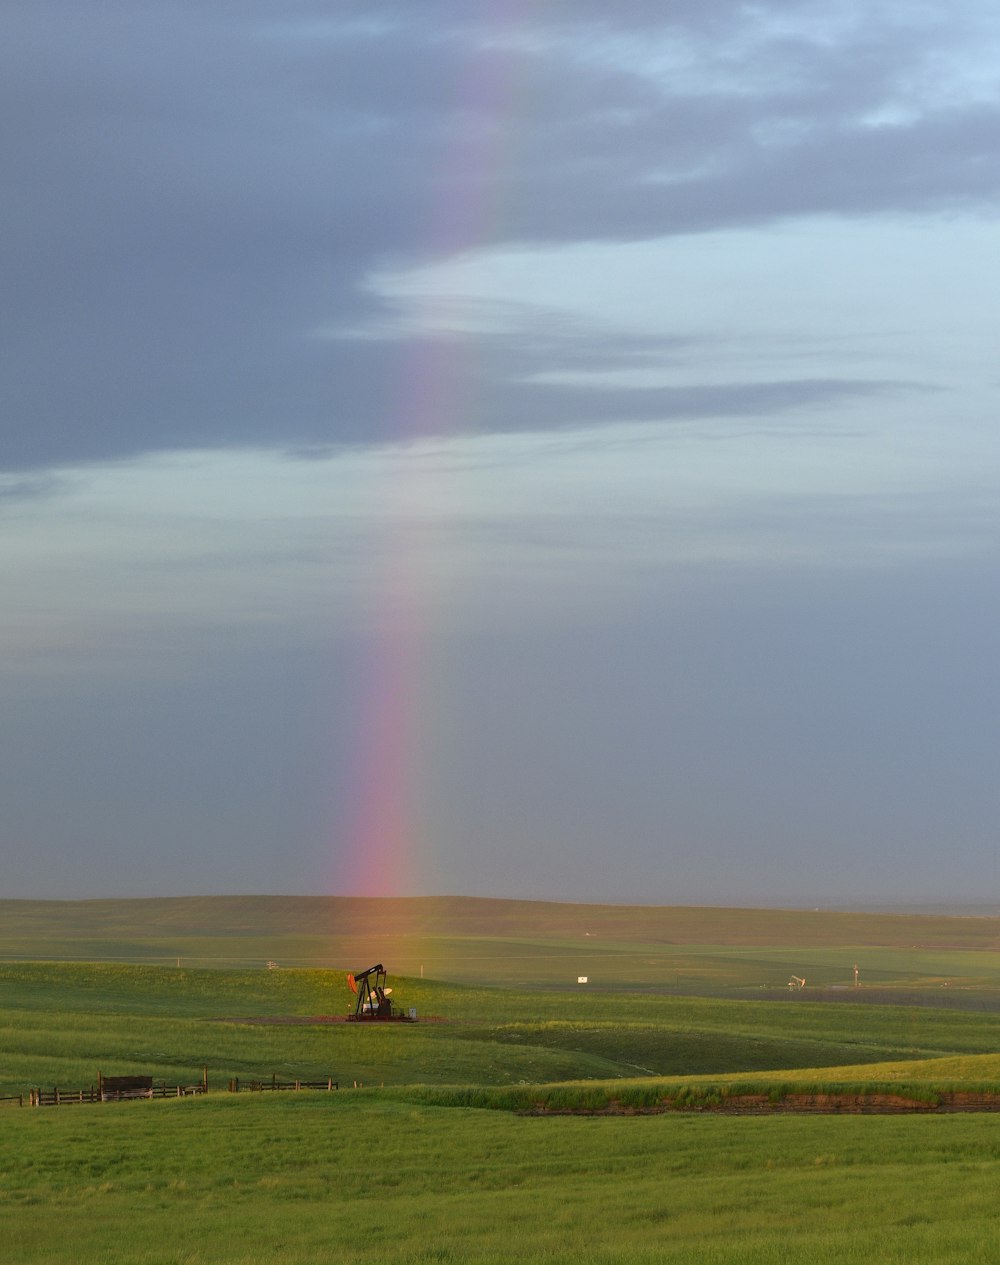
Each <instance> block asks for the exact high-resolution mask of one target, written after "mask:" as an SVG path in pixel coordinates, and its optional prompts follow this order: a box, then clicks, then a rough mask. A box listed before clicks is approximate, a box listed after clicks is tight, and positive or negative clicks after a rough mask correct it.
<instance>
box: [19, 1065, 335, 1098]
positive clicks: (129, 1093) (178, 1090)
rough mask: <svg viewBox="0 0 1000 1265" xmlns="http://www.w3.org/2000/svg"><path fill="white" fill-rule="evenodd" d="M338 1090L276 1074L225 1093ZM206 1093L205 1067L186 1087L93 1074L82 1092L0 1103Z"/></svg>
mask: <svg viewBox="0 0 1000 1265" xmlns="http://www.w3.org/2000/svg"><path fill="white" fill-rule="evenodd" d="M339 1088H340V1082H339V1081H335V1080H334V1079H333V1077H332V1076H328V1077H327V1078H326V1080H322V1081H303V1080H295V1081H280V1080H278V1076H277V1073H273V1074H272V1075H271V1078H270V1080H268V1079H265V1078H261V1079H260V1080H257V1079H248V1080H244V1081H240V1078H239V1077H238V1076H237V1077H233V1079H232V1080H230V1082H229V1092H230V1093H232V1094H238V1093H261V1092H264V1091H271V1090H275V1091H277V1090H291V1091H292V1092H294V1091H296V1090H301V1089H319V1090H326V1091H327V1092H330V1091H332V1090H335V1089H339ZM207 1093H208V1068H205V1069H204V1071H203V1073H202V1078H201V1080H200V1081H199V1082H197V1083H195V1084H190V1085H168V1084H166V1083H165V1082H162V1081H161V1082H159V1083H157V1084H154V1083H153V1078H152V1077H151V1076H103V1075H102V1074H101V1073H100V1072H98V1074H97V1084H96V1085H88V1086H87V1087H86V1088H85V1089H64V1088H61V1087H60V1086H58V1085H54V1086H53V1087H52V1088H51V1089H32V1090H29V1091H28V1094H27V1095H24V1094H12V1095H10V1096H8V1097H5V1098H4V1097H0V1104H3V1103H10V1104H12V1105H13V1104H16V1105H17V1106H20V1107H23V1106H25V1104H26V1103H27V1105H28V1106H29V1107H63V1106H69V1105H70V1104H71V1103H94V1102H124V1101H126V1100H128V1099H139V1098H186V1097H188V1096H189V1095H192V1094H207Z"/></svg>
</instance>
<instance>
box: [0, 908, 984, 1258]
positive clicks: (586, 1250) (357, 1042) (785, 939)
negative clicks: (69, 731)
mask: <svg viewBox="0 0 1000 1265" xmlns="http://www.w3.org/2000/svg"><path fill="white" fill-rule="evenodd" d="M13 904H14V905H16V906H17V908H16V909H13V910H12V909H11V908H10V905H11V903H10V902H6V903H4V902H0V928H2V930H3V937H2V943H0V1093H18V1092H21V1091H22V1090H24V1089H27V1088H30V1087H32V1086H42V1087H49V1086H52V1085H60V1086H63V1087H66V1088H75V1087H78V1086H86V1085H89V1084H91V1083H92V1082H93V1081H94V1080H95V1078H96V1074H97V1071H98V1069H100V1070H101V1071H102V1072H104V1073H105V1074H109V1075H110V1074H116V1073H136V1072H142V1073H146V1074H152V1075H153V1076H154V1077H155V1078H156V1079H162V1080H164V1081H167V1082H168V1083H188V1082H194V1081H196V1080H198V1079H199V1078H200V1074H201V1069H202V1067H203V1066H206V1065H207V1066H208V1068H209V1078H210V1085H211V1086H212V1088H213V1090H221V1089H222V1088H223V1086H224V1085H225V1083H226V1082H227V1080H228V1079H229V1078H230V1077H233V1076H238V1077H240V1078H241V1080H244V1081H245V1080H247V1079H252V1078H256V1077H262V1076H269V1075H270V1074H271V1073H276V1074H277V1075H278V1076H279V1078H281V1079H285V1080H292V1079H302V1080H318V1079H321V1078H324V1079H325V1078H326V1077H327V1076H332V1077H333V1078H334V1079H336V1080H339V1081H340V1083H341V1084H342V1085H344V1086H351V1088H349V1089H344V1090H342V1091H341V1092H339V1093H336V1094H310V1093H302V1094H295V1095H270V1094H267V1095H252V1094H240V1095H228V1094H225V1093H221V1092H220V1093H212V1094H210V1095H209V1096H208V1097H207V1098H198V1099H185V1100H179V1101H173V1102H153V1103H135V1104H113V1105H104V1106H67V1107H61V1108H58V1109H54V1108H53V1109H44V1110H29V1109H23V1110H21V1109H17V1108H15V1107H9V1108H4V1109H3V1110H2V1111H0V1119H2V1122H3V1128H2V1129H0V1226H2V1229H3V1234H4V1239H3V1244H4V1246H3V1259H4V1261H5V1262H7V1261H9V1262H10V1263H11V1265H56V1263H58V1265H64V1263H65V1262H66V1261H69V1260H72V1261H74V1262H75V1263H76V1262H79V1263H80V1265H263V1263H264V1262H267V1265H305V1263H306V1262H309V1263H310V1265H312V1263H313V1262H316V1261H324V1262H338V1261H357V1262H362V1263H363V1262H366V1261H372V1262H375V1261H386V1262H390V1263H395V1262H399V1263H406V1262H412V1263H413V1265H416V1263H418V1262H419V1263H423V1262H430V1261H448V1260H454V1261H469V1262H473V1263H474V1265H475V1263H479V1262H481V1263H482V1265H487V1263H490V1262H492V1263H500V1262H508V1261H514V1260H518V1261H529V1262H532V1261H547V1262H556V1261H574V1262H577V1261H582V1262H592V1263H594V1265H598V1263H600V1265H605V1263H607V1265H612V1263H614V1265H633V1263H635V1265H647V1263H648V1262H653V1261H668V1262H669V1261H676V1262H685V1263H688V1262H691V1263H693V1265H737V1263H739V1265H743V1263H747V1265H749V1262H751V1261H753V1262H754V1263H755V1265H759V1263H760V1262H764V1265H769V1263H771V1262H774V1265H777V1262H779V1261H780V1262H803V1263H804V1265H806V1263H816V1265H840V1263H841V1262H843V1263H845V1265H846V1263H847V1262H856V1261H865V1262H875V1263H876V1265H880V1263H882V1262H885V1263H887V1265H888V1263H890V1262H891V1263H895V1262H903V1261H906V1262H910V1261H913V1260H919V1261H920V1262H921V1263H922V1265H923V1263H924V1262H928V1263H930V1265H938V1263H947V1265H950V1263H951V1262H955V1263H956V1265H958V1262H961V1263H962V1265H970V1263H971V1265H976V1263H977V1262H984V1263H985V1262H990V1263H992V1261H994V1260H995V1259H996V1257H997V1251H998V1241H997V1238H998V1236H997V1232H996V1230H995V1213H994V1202H995V1189H996V1184H997V1181H998V1179H1000V1133H998V1132H997V1125H996V1123H995V1122H996V1120H997V1117H996V1116H959V1115H950V1116H920V1117H875V1116H859V1117H847V1116H831V1117H795V1116H776V1117H768V1118H751V1117H739V1118H731V1117H713V1116H711V1115H704V1114H676V1113H675V1114H667V1115H659V1116H636V1117H628V1118H623V1117H618V1116H600V1117H591V1118H572V1117H565V1116H555V1117H545V1118H526V1117H523V1116H519V1115H517V1114H514V1113H516V1112H518V1111H523V1110H524V1109H525V1108H526V1107H530V1106H531V1105H532V1104H533V1103H536V1102H539V1101H541V1102H544V1103H546V1104H548V1106H549V1107H550V1108H554V1109H564V1108H569V1109H573V1108H579V1107H586V1106H588V1105H589V1106H592V1107H597V1108H599V1107H601V1106H602V1105H604V1104H606V1103H608V1102H609V1101H612V1100H615V1101H618V1102H620V1103H623V1104H625V1105H631V1106H633V1107H635V1108H641V1107H644V1106H648V1105H650V1104H653V1103H656V1102H659V1101H660V1100H661V1099H663V1098H668V1099H674V1100H681V1101H685V1102H687V1103H688V1104H689V1105H692V1106H697V1105H699V1104H700V1103H704V1102H710V1101H712V1100H713V1099H714V1098H718V1097H723V1096H725V1095H726V1094H727V1093H728V1094H732V1093H736V1092H746V1091H749V1090H757V1091H759V1092H768V1093H772V1094H779V1093H783V1092H786V1091H788V1090H796V1089H798V1090H803V1089H807V1090H808V1089H811V1090H814V1091H815V1090H817V1089H823V1088H828V1087H835V1086H841V1087H843V1088H844V1089H845V1090H848V1089H849V1090H850V1091H851V1092H863V1091H865V1089H866V1088H867V1089H871V1088H872V1087H875V1086H881V1087H887V1088H893V1087H895V1088H897V1089H899V1090H901V1091H902V1090H905V1091H906V1092H908V1093H911V1094H913V1095H914V1096H915V1097H917V1098H918V1099H919V1098H920V1097H921V1096H923V1100H925V1101H931V1100H933V1098H934V1096H935V1095H936V1094H937V1093H938V1092H940V1091H941V1090H943V1089H947V1088H954V1087H960V1086H968V1087H976V1088H980V1087H982V1088H991V1089H996V1088H997V1086H998V1084H1000V1055H998V1053H997V1051H1000V1005H998V996H1000V988H998V984H1000V955H998V953H997V949H996V923H995V922H994V920H991V919H968V920H963V919H903V920H898V921H896V920H893V919H888V920H886V919H879V918H872V917H869V916H860V915H858V916H855V915H833V914H831V915H824V914H818V913H817V914H812V913H804V912H801V911H790V912H789V911H785V912H784V913H779V914H775V915H771V914H768V913H767V912H766V911H670V910H654V911H643V912H640V913H635V911H631V912H632V913H634V914H635V916H634V923H633V925H632V926H631V929H630V928H629V926H628V925H627V924H628V921H629V920H628V917H627V916H626V915H625V914H623V912H622V911H621V910H619V909H617V908H612V907H607V908H599V909H596V910H595V909H592V908H584V907H554V906H537V905H535V904H534V903H531V902H511V903H509V904H508V903H505V902H485V903H481V902H463V901H443V902H403V903H402V905H400V903H399V902H395V903H394V902H372V903H369V904H368V905H364V902H346V903H341V904H340V905H337V906H336V908H333V909H332V912H333V913H334V914H336V915H337V916H338V917H339V918H341V919H342V922H341V923H340V924H339V925H338V926H336V928H335V932H336V934H332V933H330V934H328V931H327V930H324V929H323V926H322V925H321V923H322V920H323V919H324V918H329V917H330V915H331V905H330V903H329V902H324V901H317V902H303V901H299V900H292V899H291V898H289V899H288V900H280V901H276V902H273V903H272V902H268V901H261V900H258V899H256V898H234V899H233V900H231V901H220V900H216V899H207V900H205V901H189V900H179V901H175V902H82V903H74V904H73V906H72V907H71V908H66V907H65V906H62V905H58V906H50V905H47V904H46V905H44V907H43V905H42V903H35V902H14V903H13ZM29 904H30V905H32V906H33V908H31V909H25V908H24V907H23V906H25V905H29ZM361 906H363V908H361ZM359 908H360V913H359ZM8 913H9V914H10V917H9V918H8V917H7V914H8ZM63 915H65V916H64V917H62V916H63ZM397 915H398V916H399V917H404V918H405V920H408V921H406V925H405V926H404V927H403V930H402V931H400V930H399V927H398V926H396V927H395V930H393V918H394V917H396V916H397ZM479 915H484V916H485V917H484V920H483V921H482V924H481V925H479V923H477V924H476V925H477V927H478V931H474V930H473V922H475V921H476V919H478V918H479ZM351 919H354V921H353V922H352V921H351ZM60 920H61V921H60ZM213 920H215V921H214V923H213ZM435 920H438V921H437V922H435ZM546 920H549V921H548V925H547V926H544V925H543V922H545V921H546ZM574 920H575V921H574ZM57 925H58V926H59V927H60V929H61V934H62V939H61V940H59V942H58V945H57V944H56V941H55V940H54V939H46V936H51V935H52V933H53V929H54V928H55V927H56V926H57ZM630 930H631V938H630ZM684 934H688V935H689V936H690V937H691V938H690V939H689V940H687V941H685V940H684V939H683V938H682V937H683V935H684ZM741 935H742V936H743V940H742V942H741V941H740V939H739V937H740V936H741ZM838 935H843V936H845V937H847V938H845V939H844V940H840V941H838V940H837V939H836V937H837V936H838ZM910 937H912V939H911V938H910ZM282 945H283V946H284V947H285V949H287V950H288V951H289V952H288V958H289V960H291V959H292V958H293V956H294V955H293V954H292V952H291V950H292V949H297V950H302V951H303V952H304V953H305V952H306V950H308V951H309V952H310V953H311V952H313V951H315V952H316V954H317V956H316V958H313V959H310V960H312V961H317V962H319V961H322V962H323V963H324V965H328V966H331V967H332V966H337V967H338V968H339V969H337V970H331V969H315V968H314V969H304V968H303V969H280V970H277V971H268V970H264V969H262V968H263V963H264V961H265V960H266V959H267V958H276V959H278V960H281V958H282V953H281V951H280V949H276V946H282ZM59 946H62V947H68V948H70V949H72V952H68V953H67V957H69V958H72V959H75V960H74V961H70V962H64V963H58V962H53V961H45V960H37V961H26V960H14V959H18V958H20V959H24V958H25V957H26V956H29V955H30V954H32V953H35V951H36V950H39V949H41V950H44V951H38V952H37V953H36V954H35V955H36V956H37V957H38V958H39V959H45V958H49V957H52V956H54V950H55V949H56V948H58V947H59ZM858 946H861V947H858ZM195 948H201V949H203V950H204V953H203V955H201V958H199V956H198V955H197V954H195V953H193V952H192V953H191V954H190V957H189V955H188V950H194V949H195ZM111 949H113V950H115V952H111V951H107V952H106V953H104V956H105V957H106V958H107V959H117V960H111V961H108V960H105V961H103V962H99V961H96V960H95V959H97V958H99V957H101V956H102V952H104V951H105V950H111ZM334 949H336V954H333V952H332V951H333V950H334ZM153 950H156V952H153ZM161 950H169V952H166V953H163V952H160V951H161ZM397 950H399V953H400V955H401V956H400V958H396V957H395V956H394V954H395V953H396V951H397ZM328 951H330V953H331V956H330V959H329V961H328V962H327V961H326V959H325V957H324V955H325V954H326V953H327V952H328ZM404 951H406V952H411V953H412V954H414V955H417V954H419V955H422V956H420V957H419V958H418V957H416V956H414V957H413V958H411V959H410V960H411V961H412V962H416V963H417V965H416V966H415V967H414V968H413V970H412V972H411V974H410V976H409V977H407V976H406V973H405V971H404V970H403V968H402V965H401V961H402V960H403V959H402V954H403V952H404ZM432 952H436V953H437V954H438V957H437V958H436V959H433V958H432V957H431V953H432ZM241 954H245V957H243V958H241ZM423 955H426V958H427V961H426V962H425V960H424V956H423ZM588 955H589V956H588ZM157 957H159V958H161V959H162V960H160V961H154V959H156V958H157ZM177 958H180V959H181V965H180V966H178V965H177ZM5 959H6V960H5ZM196 959H198V960H201V961H204V962H210V963H211V964H212V965H211V968H209V967H207V966H206V967H204V968H201V967H197V968H196V967H195V966H194V965H193V962H194V961H195V960H196ZM377 960H381V961H385V962H386V964H387V965H388V966H389V969H390V972H391V973H392V979H391V983H392V984H393V986H394V988H395V993H394V996H395V998H396V999H397V1000H399V1001H400V1002H401V1003H402V1004H403V1005H404V1006H414V1007H415V1008H416V1009H417V1011H418V1014H419V1015H420V1017H421V1019H422V1020H424V1021H425V1022H421V1023H419V1024H417V1025H350V1024H341V1023H336V1024H332V1023H328V1024H325V1025H313V1024H309V1023H290V1022H283V1023H277V1024H268V1023H260V1022H255V1021H257V1020H260V1019H263V1018H275V1017H280V1018H282V1019H284V1020H291V1019H299V1020H305V1019H308V1018H310V1017H314V1016H318V1015H325V1016H343V1015H344V1014H345V1013H346V1012H347V1010H348V1009H349V1007H350V1004H351V1001H352V998H351V996H350V994H349V993H348V990H347V986H346V982H345V977H344V969H345V968H351V969H358V968H360V967H361V966H363V965H364V966H367V965H369V964H370V963H371V962H374V961H377ZM238 961H244V962H246V963H251V962H252V963H253V966H252V969H251V967H249V966H245V967H244V968H243V969H234V968H233V966H232V965H230V966H226V965H225V964H226V963H232V962H238ZM434 961H436V962H437V963H438V964H439V965H440V966H442V967H444V968H446V969H443V970H442V971H441V973H442V974H445V975H446V976H447V981H448V982H442V980H440V979H434V978H431V975H432V970H431V966H430V964H431V963H432V962H434ZM855 961H857V962H859V964H860V966H861V970H862V980H863V982H864V984H865V987H864V988H863V989H861V990H859V991H858V993H853V992H848V991H846V990H843V988H842V986H843V984H844V983H845V982H846V980H847V979H848V973H849V971H850V969H851V966H852V964H853V962H855ZM285 965H286V966H287V963H285ZM420 965H424V966H425V974H426V977H425V978H420V971H419V966H420ZM452 968H453V969H452ZM792 972H794V973H795V974H798V975H803V974H804V975H806V976H807V977H808V978H809V981H810V985H817V986H818V987H815V988H814V987H809V988H807V989H805V990H804V991H802V992H801V993H795V994H791V993H789V992H788V991H787V989H785V988H784V987H783V985H784V983H785V981H786V980H787V978H788V975H789V974H790V973H792ZM578 973H579V974H589V975H590V976H591V981H592V982H591V984H589V985H588V986H586V987H577V986H575V979H576V976H577V974H578ZM888 1001H892V1002H894V1003H895V1004H884V1003H886V1002H888ZM832 1003H833V1004H832ZM434 1017H436V1019H435V1021H430V1020H431V1019H432V1018H434ZM355 1082H358V1083H360V1084H362V1085H363V1086H365V1088H363V1089H357V1090H356V1089H354V1088H353V1085H354V1083H355ZM485 1108H491V1110H485Z"/></svg>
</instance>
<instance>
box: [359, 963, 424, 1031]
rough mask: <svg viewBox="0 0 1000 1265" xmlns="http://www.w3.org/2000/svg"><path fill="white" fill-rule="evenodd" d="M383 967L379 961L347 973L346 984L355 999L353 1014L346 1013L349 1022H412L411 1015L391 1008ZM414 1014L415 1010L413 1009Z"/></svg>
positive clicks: (390, 990)
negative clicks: (374, 964) (350, 973)
mask: <svg viewBox="0 0 1000 1265" xmlns="http://www.w3.org/2000/svg"><path fill="white" fill-rule="evenodd" d="M385 981H386V974H385V967H384V966H383V965H382V963H381V962H379V963H378V965H377V966H370V967H369V968H368V970H367V971H358V972H357V974H354V975H348V977H347V986H348V988H349V989H350V990H351V992H352V993H354V995H355V997H356V998H357V1000H356V1001H355V1003H354V1014H353V1015H348V1016H347V1019H348V1022H349V1023H373V1022H376V1021H381V1022H386V1021H390V1020H391V1021H395V1022H397V1023H413V1022H414V1018H413V1015H404V1014H402V1013H401V1012H400V1011H398V1010H395V1009H394V1008H393V1004H392V1002H391V1001H390V1000H389V995H390V993H391V992H392V989H391V988H386V986H385ZM413 1014H414V1015H415V1014H416V1012H415V1011H414V1012H413Z"/></svg>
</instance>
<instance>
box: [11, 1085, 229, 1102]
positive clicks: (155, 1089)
mask: <svg viewBox="0 0 1000 1265" xmlns="http://www.w3.org/2000/svg"><path fill="white" fill-rule="evenodd" d="M206 1092H207V1091H206V1090H205V1088H204V1086H202V1085H165V1084H161V1085H150V1086H149V1087H148V1088H144V1089H135V1090H107V1089H105V1090H104V1091H103V1092H102V1090H101V1088H100V1086H98V1085H89V1086H88V1087H87V1088H86V1089H61V1088H60V1087H59V1086H58V1085H54V1086H53V1087H52V1089H32V1090H29V1091H28V1106H29V1107H63V1106H68V1105H69V1104H70V1103H83V1102H125V1101H126V1100H127V1099H131V1098H186V1097H188V1096H189V1095H190V1094H204V1093H206ZM6 1101H8V1102H18V1101H20V1103H21V1105H22V1106H23V1105H24V1095H23V1094H22V1095H20V1096H19V1098H11V1099H7V1100H6Z"/></svg>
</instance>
